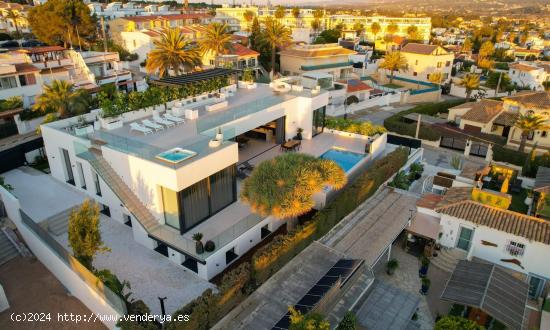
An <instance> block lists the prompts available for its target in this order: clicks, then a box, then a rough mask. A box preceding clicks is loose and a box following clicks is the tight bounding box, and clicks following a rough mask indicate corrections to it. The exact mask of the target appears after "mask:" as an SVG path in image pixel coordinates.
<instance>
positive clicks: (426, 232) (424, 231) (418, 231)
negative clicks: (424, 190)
mask: <svg viewBox="0 0 550 330" xmlns="http://www.w3.org/2000/svg"><path fill="white" fill-rule="evenodd" d="M440 227H441V226H440V225H439V218H438V217H435V216H433V215H429V214H426V213H422V212H418V213H416V215H415V217H414V218H413V219H412V221H411V225H410V226H409V227H407V231H408V232H409V233H411V234H413V235H418V236H421V237H424V238H429V239H437V237H438V235H439V231H440V229H441V228H440Z"/></svg>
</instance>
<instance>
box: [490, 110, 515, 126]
mask: <svg viewBox="0 0 550 330" xmlns="http://www.w3.org/2000/svg"><path fill="white" fill-rule="evenodd" d="M517 119H518V114H517V113H513V112H510V111H503V112H501V113H500V115H498V117H496V118H495V120H493V124H497V125H502V126H514V123H515V122H516V120H517Z"/></svg>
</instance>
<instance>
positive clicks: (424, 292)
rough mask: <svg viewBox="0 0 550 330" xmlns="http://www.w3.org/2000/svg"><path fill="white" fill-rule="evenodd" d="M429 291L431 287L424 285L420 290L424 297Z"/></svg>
mask: <svg viewBox="0 0 550 330" xmlns="http://www.w3.org/2000/svg"><path fill="white" fill-rule="evenodd" d="M429 289H430V287H429V286H428V285H422V287H421V288H420V294H421V295H424V296H425V295H427V294H428V290H429Z"/></svg>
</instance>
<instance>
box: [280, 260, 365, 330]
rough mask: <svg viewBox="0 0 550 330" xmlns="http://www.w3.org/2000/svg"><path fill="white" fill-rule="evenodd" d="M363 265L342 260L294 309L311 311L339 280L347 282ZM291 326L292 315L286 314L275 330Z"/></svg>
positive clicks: (304, 312)
mask: <svg viewBox="0 0 550 330" xmlns="http://www.w3.org/2000/svg"><path fill="white" fill-rule="evenodd" d="M361 263H363V260H356V259H340V260H338V262H336V263H335V264H334V266H332V268H331V269H329V270H328V271H327V272H326V274H325V275H324V276H323V277H322V278H321V279H320V280H319V281H317V283H316V284H315V285H314V286H313V287H312V288H311V289H309V291H308V292H307V293H306V294H305V295H304V296H303V297H302V299H300V301H298V302H297V303H296V305H295V306H294V308H295V309H296V310H297V311H299V312H300V313H302V314H307V313H308V312H309V311H311V310H312V309H313V308H314V307H315V305H317V303H319V301H320V300H321V299H323V297H324V295H325V294H326V293H327V292H328V291H329V290H330V289H331V288H332V287H333V286H334V284H335V283H336V282H338V279H342V283H344V282H346V281H347V280H348V278H349V276H350V275H351V274H352V273H353V272H354V271H355V270H356V269H357V268H358V267H359V266H360V265H361ZM289 326H290V313H286V314H285V315H284V316H283V317H282V318H281V319H280V320H279V322H277V324H276V325H275V326H274V327H273V330H283V329H284V330H286V329H288V328H289Z"/></svg>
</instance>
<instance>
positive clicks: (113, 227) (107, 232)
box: [2, 167, 213, 314]
mask: <svg viewBox="0 0 550 330" xmlns="http://www.w3.org/2000/svg"><path fill="white" fill-rule="evenodd" d="M2 176H4V177H5V180H6V182H7V183H9V184H11V185H12V186H13V187H14V190H13V193H14V195H15V196H16V197H17V198H18V199H19V200H20V202H21V207H22V209H23V210H24V211H25V212H26V213H27V214H28V215H29V216H30V217H31V218H32V219H35V221H36V222H40V221H42V220H44V219H46V218H48V217H50V216H52V215H55V214H58V213H61V212H63V211H64V210H66V209H68V208H71V207H73V206H75V205H78V204H80V203H82V201H83V200H84V199H85V198H86V196H85V195H84V194H83V193H82V192H80V191H77V190H76V189H71V187H70V186H69V185H67V184H64V183H61V182H59V181H57V180H55V179H54V178H53V177H52V176H50V175H47V174H44V173H42V172H40V171H37V170H35V169H32V168H29V167H20V168H18V169H15V170H12V171H9V172H6V173H4V174H2ZM101 235H102V239H103V241H104V243H105V245H106V246H107V247H109V248H110V249H111V252H110V253H106V254H100V255H98V256H97V257H96V259H95V261H94V266H95V267H96V268H98V269H109V270H111V271H112V272H113V273H114V274H116V275H117V276H118V277H119V279H120V280H127V281H129V282H130V285H131V287H132V289H131V290H130V291H131V292H133V297H134V298H136V299H142V300H143V301H144V302H145V303H146V304H147V305H148V306H149V307H150V308H151V311H152V312H153V313H155V314H160V305H159V301H158V298H157V297H168V299H167V300H166V301H165V305H166V312H168V313H173V312H174V311H176V310H177V309H178V308H180V307H182V306H183V305H185V304H187V303H188V302H189V301H191V300H193V299H194V298H196V297H197V296H199V295H200V294H201V293H202V292H203V291H204V290H205V289H207V288H210V287H213V285H212V284H210V283H209V282H208V281H206V280H203V279H201V278H199V277H198V276H197V275H195V274H194V273H192V272H190V271H186V270H185V268H183V267H182V266H178V265H176V264H174V263H172V262H171V261H169V260H168V258H166V257H165V256H163V255H161V254H159V253H157V252H155V251H153V250H150V249H148V248H146V247H144V246H142V245H140V244H139V243H137V242H136V241H134V238H133V235H132V228H130V227H128V226H126V225H123V224H121V223H118V222H116V221H115V220H112V219H110V218H108V217H105V216H102V218H101ZM54 238H55V239H56V240H57V241H58V242H60V243H61V244H62V245H63V246H66V247H67V249H68V250H70V247H68V244H67V234H64V235H61V236H57V237H54Z"/></svg>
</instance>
